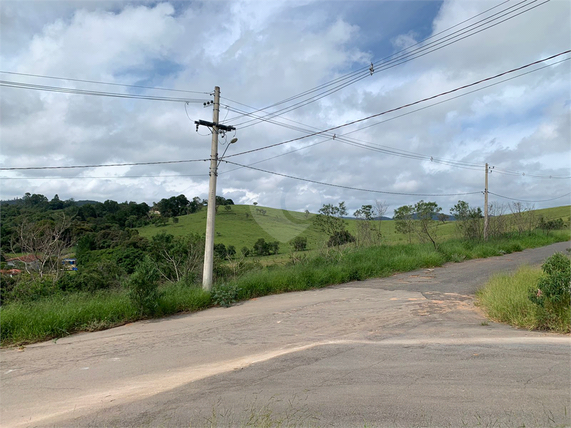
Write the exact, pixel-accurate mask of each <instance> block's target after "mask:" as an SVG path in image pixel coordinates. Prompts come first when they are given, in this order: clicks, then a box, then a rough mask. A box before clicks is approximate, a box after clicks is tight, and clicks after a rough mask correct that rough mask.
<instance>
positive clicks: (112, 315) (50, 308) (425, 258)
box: [0, 231, 569, 345]
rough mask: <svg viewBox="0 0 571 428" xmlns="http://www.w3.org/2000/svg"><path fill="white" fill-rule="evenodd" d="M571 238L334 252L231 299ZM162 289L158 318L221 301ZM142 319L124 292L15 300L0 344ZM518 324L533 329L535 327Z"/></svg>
mask: <svg viewBox="0 0 571 428" xmlns="http://www.w3.org/2000/svg"><path fill="white" fill-rule="evenodd" d="M568 239H569V231H564V232H560V233H553V234H550V235H544V234H542V233H534V234H530V235H512V236H507V237H504V238H501V239H494V240H490V241H488V242H466V241H461V240H449V241H446V242H443V243H441V244H440V245H439V248H438V251H437V250H435V249H434V248H433V247H432V245H430V244H412V245H403V244H400V245H385V246H380V247H368V248H346V249H341V250H330V251H328V252H325V253H322V254H319V255H316V256H313V257H307V258H300V259H299V260H298V261H297V262H295V263H293V262H292V263H290V264H288V265H286V266H278V265H271V266H266V267H262V268H260V269H259V270H255V271H250V272H248V273H246V274H244V275H243V276H241V277H238V278H237V279H235V280H233V281H229V282H228V283H227V284H226V285H227V286H229V287H230V288H231V289H232V290H235V296H234V295H233V296H229V299H230V300H232V301H239V300H246V299H250V298H253V297H260V296H265V295H268V294H276V293H283V292H288V291H302V290H308V289H312V288H320V287H325V286H328V285H332V284H341V283H345V282H349V281H357V280H364V279H367V278H374V277H386V276H390V275H392V274H393V273H396V272H406V271H411V270H415V269H419V268H425V267H435V266H441V265H442V264H444V263H446V262H449V261H453V262H460V261H463V260H468V259H473V258H480V257H489V256H498V255H502V254H507V253H511V252H514V251H521V250H523V249H526V248H535V247H541V246H545V245H549V244H552V243H555V242H561V241H565V240H568ZM160 291H161V292H162V297H161V299H160V302H159V307H158V309H157V312H156V316H157V317H160V316H168V315H172V314H175V313H179V312H194V311H198V310H201V309H205V308H208V307H211V306H214V305H215V304H216V303H217V302H216V301H214V300H213V298H212V295H211V294H210V293H208V292H204V291H203V290H202V289H201V288H198V287H193V286H188V285H184V284H169V285H163V286H161V289H160ZM522 304H523V303H522ZM530 304H531V302H530ZM491 316H492V317H495V316H493V315H491ZM544 318H545V317H544ZM138 319H141V317H140V316H139V315H138V313H137V311H136V309H135V308H134V307H133V305H132V303H131V301H130V300H129V298H128V296H127V292H126V290H124V289H117V290H112V291H105V292H103V291H102V292H98V293H94V294H92V293H66V294H64V293H61V294H57V295H54V296H50V297H46V298H41V299H38V300H35V301H30V302H18V301H15V302H10V303H7V304H5V305H3V306H2V307H1V308H0V323H1V326H0V340H1V344H2V345H15V344H23V343H32V342H39V341H42V340H49V339H54V338H58V337H63V336H67V335H69V334H72V333H76V332H79V331H95V330H102V329H105V328H109V327H114V326H118V325H121V324H124V323H126V322H132V321H136V320H138ZM498 319H499V318H498ZM544 322H545V319H544ZM514 325H517V324H514ZM520 326H522V327H526V328H534V327H531V324H522V325H520Z"/></svg>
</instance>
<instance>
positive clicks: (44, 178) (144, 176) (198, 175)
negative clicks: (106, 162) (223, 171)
mask: <svg viewBox="0 0 571 428" xmlns="http://www.w3.org/2000/svg"><path fill="white" fill-rule="evenodd" d="M178 177H208V174H168V175H122V176H112V177H105V176H99V177H93V176H88V177H85V176H82V177H78V176H75V177H0V179H2V180H91V179H93V180H107V179H109V180H110V179H115V180H121V179H123V178H178Z"/></svg>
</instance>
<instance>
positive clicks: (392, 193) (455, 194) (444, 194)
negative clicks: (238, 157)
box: [222, 160, 482, 197]
mask: <svg viewBox="0 0 571 428" xmlns="http://www.w3.org/2000/svg"><path fill="white" fill-rule="evenodd" d="M222 162H226V163H229V164H232V165H237V166H241V167H242V168H248V169H252V170H254V171H260V172H264V173H266V174H272V175H277V176H280V177H285V178H291V179H292V180H299V181H304V182H306V183H314V184H319V185H322V186H330V187H338V188H340V189H347V190H358V191H360V192H369V193H383V194H387V195H404V196H434V197H436V196H465V195H476V194H479V193H482V192H465V193H442V194H436V193H405V192H390V191H385V190H372V189H362V188H359V187H351V186H343V185H340V184H332V183H325V182H322V181H317V180H311V179H309V178H301V177H296V176H293V175H288V174H281V173H279V172H274V171H268V170H266V169H261V168H256V167H253V166H248V165H242V164H239V163H236V162H231V161H227V160H223V161H222Z"/></svg>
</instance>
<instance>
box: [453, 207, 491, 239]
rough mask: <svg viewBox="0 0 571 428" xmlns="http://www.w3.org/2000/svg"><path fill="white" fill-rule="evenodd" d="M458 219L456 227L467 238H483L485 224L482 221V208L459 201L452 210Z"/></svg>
mask: <svg viewBox="0 0 571 428" xmlns="http://www.w3.org/2000/svg"><path fill="white" fill-rule="evenodd" d="M450 214H452V215H453V216H454V217H455V219H456V223H455V225H456V229H457V230H458V231H459V232H460V233H461V234H462V236H463V237H464V238H465V239H481V238H482V237H483V233H484V232H483V229H484V225H483V222H482V218H483V217H484V216H483V215H482V209H481V208H479V207H478V208H471V207H470V205H469V204H468V202H465V201H458V203H457V204H456V205H454V206H453V207H452V209H451V210H450Z"/></svg>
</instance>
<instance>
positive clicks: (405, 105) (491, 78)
mask: <svg viewBox="0 0 571 428" xmlns="http://www.w3.org/2000/svg"><path fill="white" fill-rule="evenodd" d="M569 52H571V50H566V51H563V52H560V53H558V54H555V55H551V56H549V57H546V58H543V59H541V60H537V61H534V62H531V63H528V64H525V65H522V66H520V67H517V68H514V69H511V70H507V71H504V72H502V73H499V74H496V75H493V76H490V77H486V78H484V79H480V80H477V81H475V82H472V83H469V84H466V85H463V86H460V87H457V88H454V89H451V90H448V91H445V92H441V93H439V94H436V95H432V96H430V97H426V98H423V99H420V100H417V101H414V102H411V103H408V104H404V105H401V106H399V107H395V108H392V109H388V110H385V111H382V112H380V113H376V114H373V115H370V116H366V117H364V118H361V119H357V120H353V121H350V122H348V123H345V124H343V125H338V126H334V127H331V128H327V129H325V130H323V131H318V132H313V133H311V134H308V135H304V136H301V137H297V138H293V139H290V140H286V141H282V142H279V143H275V144H270V145H268V146H264V147H259V148H256V149H252V150H247V151H243V152H240V153H235V154H232V155H228V156H226V158H230V157H235V156H241V155H244V154H248V153H253V152H257V151H261V150H265V149H269V148H272V147H277V146H280V145H283V144H288V143H291V142H294V141H300V140H303V139H305V138H309V137H312V136H316V135H321V134H324V133H327V132H330V131H333V130H336V129H341V128H344V127H346V126H350V125H354V124H356V123H360V122H364V121H366V120H369V119H372V118H374V117H379V116H382V115H385V114H387V113H391V112H394V111H398V110H402V109H404V108H407V107H411V106H414V105H417V104H420V103H423V102H426V101H429V100H432V99H435V98H439V97H442V96H444V95H448V94H451V93H454V92H457V91H460V90H462V89H466V88H469V87H472V86H475V85H479V84H481V83H483V82H487V81H489V80H493V79H497V78H498V77H501V76H505V75H506V74H510V73H514V72H516V71H519V70H523V69H525V68H528V67H531V66H533V65H536V64H539V63H541V62H545V61H549V60H550V59H553V58H557V57H559V56H561V55H565V54H568V53H569Z"/></svg>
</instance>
